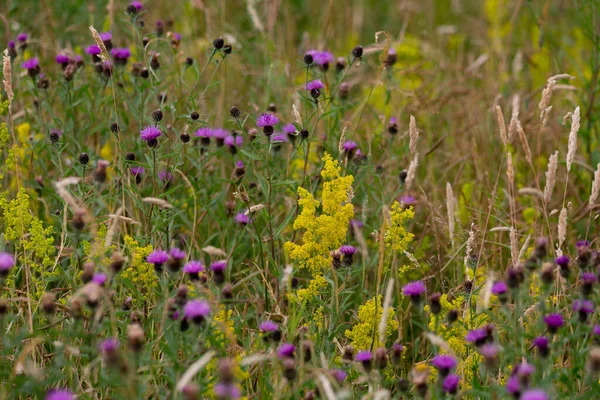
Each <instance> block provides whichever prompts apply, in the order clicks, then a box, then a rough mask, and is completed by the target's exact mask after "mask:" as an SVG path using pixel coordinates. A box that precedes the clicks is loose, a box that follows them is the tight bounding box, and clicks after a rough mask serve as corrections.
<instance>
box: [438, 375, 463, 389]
mask: <svg viewBox="0 0 600 400" xmlns="http://www.w3.org/2000/svg"><path fill="white" fill-rule="evenodd" d="M459 383H460V378H459V377H458V375H455V374H450V375H448V376H447V377H446V378H445V379H444V383H443V384H442V389H443V390H444V393H450V394H455V393H456V392H457V391H458V384H459Z"/></svg>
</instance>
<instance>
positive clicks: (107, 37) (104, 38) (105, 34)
mask: <svg viewBox="0 0 600 400" xmlns="http://www.w3.org/2000/svg"><path fill="white" fill-rule="evenodd" d="M100 39H102V41H103V42H108V41H109V40H112V33H110V32H102V33H100Z"/></svg>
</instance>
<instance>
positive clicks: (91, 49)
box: [85, 44, 102, 56]
mask: <svg viewBox="0 0 600 400" xmlns="http://www.w3.org/2000/svg"><path fill="white" fill-rule="evenodd" d="M85 52H86V54H89V55H90V56H97V55H99V54H100V53H102V50H100V47H99V46H98V45H97V44H92V45H91V46H88V47H87V48H86V49H85Z"/></svg>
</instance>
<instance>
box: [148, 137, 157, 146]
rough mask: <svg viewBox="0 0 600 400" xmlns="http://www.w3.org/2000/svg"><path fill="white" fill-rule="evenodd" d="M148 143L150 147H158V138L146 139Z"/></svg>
mask: <svg viewBox="0 0 600 400" xmlns="http://www.w3.org/2000/svg"><path fill="white" fill-rule="evenodd" d="M146 144H147V145H148V147H150V148H155V147H158V140H156V139H150V140H147V141H146Z"/></svg>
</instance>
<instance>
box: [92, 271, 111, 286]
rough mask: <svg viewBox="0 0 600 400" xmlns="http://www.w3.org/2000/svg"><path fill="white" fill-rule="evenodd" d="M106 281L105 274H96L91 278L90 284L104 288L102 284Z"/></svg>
mask: <svg viewBox="0 0 600 400" xmlns="http://www.w3.org/2000/svg"><path fill="white" fill-rule="evenodd" d="M106 279H107V277H106V274H102V273H98V274H94V276H93V277H92V282H94V283H95V284H96V285H99V286H104V283H106Z"/></svg>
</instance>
